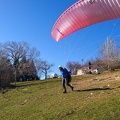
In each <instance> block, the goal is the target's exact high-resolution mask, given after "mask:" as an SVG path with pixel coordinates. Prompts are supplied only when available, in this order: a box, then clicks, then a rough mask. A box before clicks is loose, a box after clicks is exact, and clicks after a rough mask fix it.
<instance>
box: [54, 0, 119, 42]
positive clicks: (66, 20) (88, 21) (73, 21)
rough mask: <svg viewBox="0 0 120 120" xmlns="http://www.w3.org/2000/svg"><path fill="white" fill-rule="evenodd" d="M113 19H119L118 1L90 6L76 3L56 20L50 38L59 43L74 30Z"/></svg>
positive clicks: (85, 0)
mask: <svg viewBox="0 0 120 120" xmlns="http://www.w3.org/2000/svg"><path fill="white" fill-rule="evenodd" d="M115 18H120V0H95V3H92V4H90V3H89V2H88V0H83V1H78V2H76V3H75V4H73V5H72V6H71V7H69V8H68V9H67V10H66V11H65V12H64V13H63V14H62V15H61V16H60V17H59V18H58V20H57V21H56V23H55V25H54V26H53V29H52V37H53V38H54V39H55V40H56V41H59V40H60V39H62V38H64V37H65V36H67V35H69V34H71V33H73V32H75V31H76V30H79V29H82V28H84V27H87V26H89V25H92V24H95V23H99V22H102V21H106V20H111V19H115Z"/></svg>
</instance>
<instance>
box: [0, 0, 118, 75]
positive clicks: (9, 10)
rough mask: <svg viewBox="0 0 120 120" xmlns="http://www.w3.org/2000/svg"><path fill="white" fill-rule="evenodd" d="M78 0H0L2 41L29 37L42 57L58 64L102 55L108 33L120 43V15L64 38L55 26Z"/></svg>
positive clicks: (30, 42)
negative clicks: (55, 36) (56, 35)
mask: <svg viewBox="0 0 120 120" xmlns="http://www.w3.org/2000/svg"><path fill="white" fill-rule="evenodd" d="M75 2H77V0H47V1H45V0H0V43H3V42H7V41H26V42H28V43H29V44H30V45H32V47H36V49H37V50H39V51H40V53H41V55H40V57H41V58H42V59H44V60H47V61H48V62H49V63H53V64H55V66H54V67H53V68H52V73H59V70H58V68H57V66H58V65H63V66H64V67H65V65H66V63H67V62H68V61H77V62H80V63H81V62H82V59H84V62H86V61H87V60H89V59H91V58H96V57H98V49H99V48H100V47H101V45H102V44H103V43H104V42H105V40H106V38H107V36H110V37H111V39H114V40H115V41H116V42H117V43H118V44H119V45H120V19H115V20H111V21H106V22H102V23H99V24H95V25H92V26H89V27H87V28H84V29H82V30H79V31H77V32H74V33H73V34H71V35H69V36H68V37H66V38H64V39H63V40H61V41H60V42H56V41H55V40H53V38H52V36H51V30H52V27H53V25H54V23H55V21H56V20H57V19H58V17H59V16H60V15H61V14H62V13H63V12H64V11H65V10H66V9H67V8H68V7H70V6H71V5H72V4H74V3H75Z"/></svg>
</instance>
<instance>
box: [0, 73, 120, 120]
mask: <svg viewBox="0 0 120 120" xmlns="http://www.w3.org/2000/svg"><path fill="white" fill-rule="evenodd" d="M71 84H72V85H73V86H74V91H71V89H70V88H68V87H67V93H66V94H64V93H62V85H61V79H51V80H46V81H34V82H32V81H31V82H21V83H17V87H16V88H12V89H10V90H8V91H7V92H6V93H5V94H2V93H0V120H120V72H119V71H118V72H110V73H104V74H100V75H85V76H74V77H73V80H72V82H71Z"/></svg>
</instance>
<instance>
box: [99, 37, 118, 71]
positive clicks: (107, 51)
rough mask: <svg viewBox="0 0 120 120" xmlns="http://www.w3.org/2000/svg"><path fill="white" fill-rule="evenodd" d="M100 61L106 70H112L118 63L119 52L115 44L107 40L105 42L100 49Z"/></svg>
mask: <svg viewBox="0 0 120 120" xmlns="http://www.w3.org/2000/svg"><path fill="white" fill-rule="evenodd" d="M100 59H101V60H102V61H103V63H104V64H105V65H107V69H108V70H111V69H114V68H115V66H116V64H117V63H118V62H119V61H120V52H119V47H118V46H117V44H116V43H115V41H113V40H110V38H109V37H108V38H107V42H105V43H104V44H103V46H102V48H101V49H100Z"/></svg>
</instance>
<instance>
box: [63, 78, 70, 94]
mask: <svg viewBox="0 0 120 120" xmlns="http://www.w3.org/2000/svg"><path fill="white" fill-rule="evenodd" d="M65 84H66V85H67V86H69V87H70V88H71V89H72V85H70V84H69V80H68V79H67V78H62V86H63V92H66V86H65Z"/></svg>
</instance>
